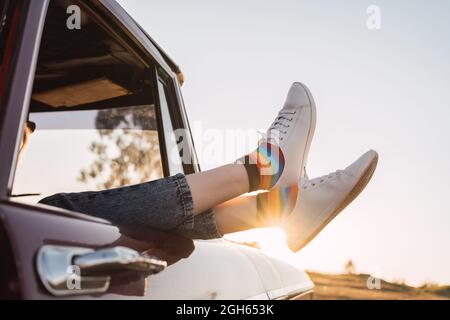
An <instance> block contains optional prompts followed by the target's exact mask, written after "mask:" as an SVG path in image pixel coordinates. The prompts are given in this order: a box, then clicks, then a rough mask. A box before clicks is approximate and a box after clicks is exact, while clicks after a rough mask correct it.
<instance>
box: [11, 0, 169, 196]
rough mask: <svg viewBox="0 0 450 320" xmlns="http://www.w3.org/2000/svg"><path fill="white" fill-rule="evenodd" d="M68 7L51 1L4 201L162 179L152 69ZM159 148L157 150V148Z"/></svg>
mask: <svg viewBox="0 0 450 320" xmlns="http://www.w3.org/2000/svg"><path fill="white" fill-rule="evenodd" d="M66 10H67V1H62V0H61V1H51V3H50V7H49V9H48V13H47V18H46V23H45V28H44V33H43V37H42V41H41V46H40V52H39V58H38V64H37V69H36V75H35V80H34V87H33V92H32V96H31V103H30V111H29V115H28V130H29V131H30V132H31V131H33V130H34V132H33V133H32V134H30V135H29V138H28V140H27V142H26V143H25V144H26V145H25V146H24V148H23V151H22V152H21V155H20V161H19V164H18V167H17V171H16V176H15V180H14V185H13V190H12V194H11V198H12V199H13V200H17V201H21V202H27V203H36V202H37V201H39V200H40V199H42V198H44V197H46V196H49V195H52V194H55V193H59V192H79V191H86V190H104V189H110V188H115V187H121V186H124V185H130V184H135V183H140V182H144V181H149V180H154V179H158V178H161V177H163V176H164V175H165V174H166V175H167V174H168V165H167V160H166V156H165V145H164V130H163V128H162V119H161V116H160V115H161V110H160V108H159V103H158V102H159V99H158V98H157V97H158V83H157V82H158V80H157V76H156V71H155V70H156V67H155V65H154V64H153V63H152V62H151V61H147V59H142V58H141V56H139V55H137V54H136V53H135V52H134V51H133V50H131V49H130V47H128V46H127V45H126V43H124V42H122V41H121V40H120V38H118V37H116V36H115V35H113V34H112V33H111V32H110V31H107V29H106V28H104V26H103V25H102V24H101V23H100V22H99V21H98V19H96V18H94V17H93V16H92V15H90V14H88V13H87V12H88V11H84V10H82V11H81V15H82V16H81V28H80V29H73V30H72V29H69V28H68V27H67V26H66V21H67V18H68V14H67V12H66ZM161 141H163V142H161Z"/></svg>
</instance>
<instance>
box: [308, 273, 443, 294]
mask: <svg viewBox="0 0 450 320" xmlns="http://www.w3.org/2000/svg"><path fill="white" fill-rule="evenodd" d="M308 274H309V276H310V277H311V279H312V281H313V282H314V284H315V289H314V298H315V299H319V300H336V299H338V300H348V299H350V300H355V299H356V300H382V299H386V300H417V299H419V300H443V299H445V300H448V299H450V286H437V285H428V286H424V287H421V288H415V287H410V286H407V285H405V284H397V283H391V282H387V281H384V280H381V289H379V290H378V289H373V290H369V289H368V287H367V279H368V277H369V275H367V274H358V275H354V274H341V275H332V274H323V273H316V272H309V273H308Z"/></svg>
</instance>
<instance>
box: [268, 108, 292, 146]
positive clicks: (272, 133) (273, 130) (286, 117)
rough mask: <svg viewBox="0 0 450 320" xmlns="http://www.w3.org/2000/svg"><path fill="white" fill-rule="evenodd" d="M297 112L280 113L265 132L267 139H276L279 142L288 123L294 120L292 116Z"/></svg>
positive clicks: (285, 131) (288, 125)
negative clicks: (277, 138)
mask: <svg viewBox="0 0 450 320" xmlns="http://www.w3.org/2000/svg"><path fill="white" fill-rule="evenodd" d="M296 113H297V111H294V112H289V111H280V112H279V113H278V116H277V117H276V118H275V121H274V122H273V123H272V125H271V126H270V127H269V130H268V131H267V132H268V133H267V136H269V137H278V136H279V138H280V140H283V136H284V135H285V134H286V133H287V130H286V129H287V128H289V127H290V126H291V125H290V122H291V121H292V120H294V117H293V115H295V114H296Z"/></svg>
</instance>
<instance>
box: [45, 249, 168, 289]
mask: <svg viewBox="0 0 450 320" xmlns="http://www.w3.org/2000/svg"><path fill="white" fill-rule="evenodd" d="M166 266H167V263H166V262H165V261H162V260H159V259H157V258H154V257H149V256H144V255H141V254H139V253H138V252H137V251H135V250H132V249H129V248H126V247H113V248H105V249H99V250H92V249H87V248H78V247H65V246H50V245H46V246H43V247H41V248H40V249H39V252H38V254H37V270H38V274H39V277H40V278H41V281H42V283H43V284H44V286H45V288H46V289H47V290H48V291H49V292H50V293H51V294H53V295H55V296H67V295H79V294H93V293H102V292H106V291H107V290H108V288H109V285H110V281H111V276H113V275H114V274H116V273H119V272H123V271H132V272H137V273H139V274H143V275H151V274H155V273H158V272H160V271H162V270H163V269H164V268H165V267H166Z"/></svg>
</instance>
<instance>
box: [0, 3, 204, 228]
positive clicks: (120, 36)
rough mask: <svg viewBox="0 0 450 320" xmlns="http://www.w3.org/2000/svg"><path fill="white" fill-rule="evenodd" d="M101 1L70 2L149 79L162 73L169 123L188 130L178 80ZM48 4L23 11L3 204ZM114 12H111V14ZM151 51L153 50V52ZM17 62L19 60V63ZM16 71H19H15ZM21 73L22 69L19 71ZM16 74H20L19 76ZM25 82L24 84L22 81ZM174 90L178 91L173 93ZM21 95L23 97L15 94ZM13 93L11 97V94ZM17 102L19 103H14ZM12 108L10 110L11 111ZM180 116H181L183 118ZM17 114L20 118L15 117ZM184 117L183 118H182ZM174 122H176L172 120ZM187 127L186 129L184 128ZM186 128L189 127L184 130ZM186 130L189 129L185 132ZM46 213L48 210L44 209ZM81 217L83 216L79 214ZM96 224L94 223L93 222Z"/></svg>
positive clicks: (2, 132) (0, 179)
mask: <svg viewBox="0 0 450 320" xmlns="http://www.w3.org/2000/svg"><path fill="white" fill-rule="evenodd" d="M103 2H104V1H79V0H74V3H75V4H78V5H80V7H81V8H82V11H83V10H85V11H86V12H89V14H92V15H93V16H94V17H95V19H97V21H98V22H99V23H100V24H101V25H102V27H105V28H107V30H108V31H111V34H112V36H113V37H114V38H115V39H116V40H117V41H119V42H120V44H121V45H123V46H124V48H125V49H126V50H131V51H132V52H133V54H135V55H136V57H138V58H140V59H141V61H142V62H143V63H145V64H146V65H149V66H150V65H152V66H154V68H149V69H150V70H151V73H152V74H151V75H150V76H151V77H152V79H154V80H155V81H158V76H159V75H160V74H161V72H163V73H164V77H166V78H167V79H168V81H167V83H168V84H170V85H169V87H170V88H171V89H170V93H171V94H170V97H167V99H171V100H172V101H173V103H171V108H172V109H173V110H172V112H171V119H172V121H176V124H177V127H180V128H186V127H188V122H187V118H186V117H185V110H184V104H180V101H181V102H182V98H181V92H180V91H179V87H178V82H177V81H178V80H177V77H176V75H175V73H173V72H172V71H171V70H170V68H169V67H168V66H167V64H165V63H164V61H163V60H162V58H161V57H160V56H159V53H158V52H157V49H156V48H154V46H153V45H152V44H151V42H150V40H149V39H148V38H147V37H146V36H145V34H143V33H142V31H140V29H139V28H138V27H137V26H136V25H135V26H134V28H135V29H136V30H139V32H140V33H141V34H140V35H138V36H136V34H133V32H132V31H133V30H130V28H129V25H127V23H128V24H130V23H131V24H134V22H133V21H132V20H130V18H128V21H122V20H119V19H118V17H120V15H122V16H123V13H124V11H123V12H120V10H123V9H121V8H120V6H119V5H118V4H116V3H112V4H111V3H110V5H113V6H119V8H117V7H115V8H108V6H105V3H103ZM48 4H49V0H44V1H42V2H39V1H36V2H35V1H31V2H30V5H29V10H28V11H27V19H26V21H25V24H24V27H23V30H24V34H23V36H22V38H21V40H22V41H21V43H22V44H23V42H24V41H25V40H26V41H27V42H28V46H25V48H24V47H23V46H21V50H20V52H19V58H18V60H20V61H21V63H20V64H19V65H18V67H20V65H22V66H24V65H28V68H27V69H26V71H27V72H23V70H15V71H16V72H15V75H16V74H18V75H19V76H21V77H20V78H21V80H22V82H25V83H26V86H24V85H23V84H22V86H19V87H17V85H16V86H15V87H13V90H12V91H11V92H10V93H9V95H10V96H12V97H15V99H10V101H8V104H7V105H5V108H6V110H8V111H10V112H9V113H8V115H9V117H5V120H6V119H10V120H12V119H14V121H9V122H6V123H7V124H8V125H3V126H2V127H1V128H0V138H1V140H0V142H3V141H6V142H7V145H8V146H9V148H10V149H14V152H9V153H8V156H9V157H10V159H11V165H9V166H8V165H5V162H4V158H5V157H4V156H2V166H0V200H1V199H3V200H6V201H7V202H13V201H11V199H10V193H11V190H12V185H13V182H14V176H15V168H16V164H17V158H18V150H19V146H20V142H21V139H22V136H23V126H24V124H23V123H24V120H25V119H26V115H27V113H28V112H29V104H30V99H31V91H32V88H33V82H34V75H35V68H36V64H37V58H38V54H39V48H40V43H41V37H42V32H43V28H44V24H45V21H46V18H47V9H48ZM111 9H114V10H111ZM24 49H28V50H24ZM153 49H154V50H153ZM23 56H26V58H27V59H24V57H23ZM20 58H21V59H20ZM23 61H30V63H29V64H27V63H22V62H23ZM17 69H20V68H17ZM22 69H23V68H22ZM19 71H20V72H19ZM25 80H27V81H25ZM14 89H16V90H14ZM177 89H178V90H177ZM152 90H154V96H155V98H156V103H155V110H156V111H157V117H158V139H159V141H160V152H161V160H162V165H163V172H164V175H165V176H167V175H169V174H170V173H169V170H168V158H167V152H166V147H167V146H166V143H165V139H164V123H163V122H162V117H161V110H160V105H159V92H158V86H157V82H155V85H154V86H153V88H152ZM24 91H25V94H22V95H21V94H19V93H22V92H24ZM13 93H15V95H14V94H13ZM18 100H19V101H20V103H18ZM18 105H19V106H21V111H20V112H11V111H12V110H14V109H17V106H18ZM13 106H14V108H13ZM183 112H184V114H183ZM19 114H20V116H19ZM183 115H184V117H183ZM174 119H177V120H174ZM186 124H187V126H186ZM188 128H189V127H188ZM188 130H189V129H188ZM189 144H190V148H189V149H190V150H188V151H189V152H191V153H192V154H194V156H195V151H194V149H193V143H192V140H190V141H189ZM5 149H6V148H4V146H3V145H2V144H0V153H2V154H3V155H6V153H3V152H2V151H3V150H5ZM184 167H185V164H184V163H183V168H184ZM186 169H187V170H186V172H185V173H191V172H195V171H197V169H196V168H195V166H194V165H193V164H188V165H186ZM13 203H15V204H17V205H20V206H25V207H40V206H43V205H39V204H33V205H27V204H21V203H17V202H13ZM44 207H46V209H47V210H48V209H49V208H48V207H47V206H44ZM54 209H55V210H53V211H54V213H56V214H58V215H61V214H63V213H64V212H65V213H66V215H67V213H68V212H70V211H67V210H61V209H58V208H54ZM74 214H75V215H76V216H77V217H78V216H79V215H80V214H79V213H75V212H74ZM81 215H82V216H84V215H83V214H81ZM96 220H97V219H96Z"/></svg>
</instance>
